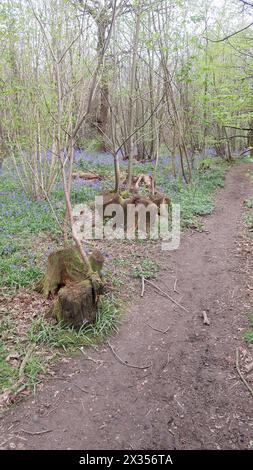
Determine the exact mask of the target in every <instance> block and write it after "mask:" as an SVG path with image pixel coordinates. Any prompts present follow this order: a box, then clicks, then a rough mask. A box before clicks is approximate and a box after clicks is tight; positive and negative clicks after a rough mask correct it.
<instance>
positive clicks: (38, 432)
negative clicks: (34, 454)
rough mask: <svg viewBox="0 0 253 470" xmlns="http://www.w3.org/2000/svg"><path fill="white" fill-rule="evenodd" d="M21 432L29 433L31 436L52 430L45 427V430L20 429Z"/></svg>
mask: <svg viewBox="0 0 253 470" xmlns="http://www.w3.org/2000/svg"><path fill="white" fill-rule="evenodd" d="M20 431H21V432H25V433H26V434H30V435H31V436H38V435H39V434H46V433H48V432H53V429H45V431H35V432H33V431H27V430H26V429H20Z"/></svg>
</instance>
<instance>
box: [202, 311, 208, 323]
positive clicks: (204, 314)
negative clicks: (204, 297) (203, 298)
mask: <svg viewBox="0 0 253 470" xmlns="http://www.w3.org/2000/svg"><path fill="white" fill-rule="evenodd" d="M203 323H204V325H208V326H210V320H209V318H208V316H207V313H206V312H205V311H204V312H203Z"/></svg>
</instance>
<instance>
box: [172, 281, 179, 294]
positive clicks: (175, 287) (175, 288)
mask: <svg viewBox="0 0 253 470" xmlns="http://www.w3.org/2000/svg"><path fill="white" fill-rule="evenodd" d="M177 282H178V279H175V282H174V287H173V290H174V292H176V293H177V294H179V295H180V292H178V290H177Z"/></svg>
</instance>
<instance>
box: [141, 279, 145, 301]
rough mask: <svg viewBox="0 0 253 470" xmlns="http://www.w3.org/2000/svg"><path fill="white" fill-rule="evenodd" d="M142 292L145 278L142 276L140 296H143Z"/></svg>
mask: <svg viewBox="0 0 253 470" xmlns="http://www.w3.org/2000/svg"><path fill="white" fill-rule="evenodd" d="M144 292H145V278H144V277H142V278H141V297H143V296H144Z"/></svg>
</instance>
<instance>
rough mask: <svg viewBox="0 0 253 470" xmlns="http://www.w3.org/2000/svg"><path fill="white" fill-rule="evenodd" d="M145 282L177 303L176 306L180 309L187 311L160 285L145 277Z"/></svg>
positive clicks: (187, 311)
mask: <svg viewBox="0 0 253 470" xmlns="http://www.w3.org/2000/svg"><path fill="white" fill-rule="evenodd" d="M145 282H147V283H148V284H150V285H151V286H152V287H154V288H155V289H157V290H158V291H159V292H161V293H162V294H163V295H165V297H168V299H169V300H170V301H171V302H173V304H175V305H177V306H178V307H180V308H181V309H182V310H184V311H185V312H186V313H189V310H187V309H186V308H185V307H184V306H183V305H181V304H179V303H178V302H177V301H176V300H174V299H173V298H172V297H171V296H170V295H169V294H167V292H164V291H163V290H162V289H160V287H158V286H157V285H156V284H154V283H153V282H151V281H148V280H147V279H145Z"/></svg>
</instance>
